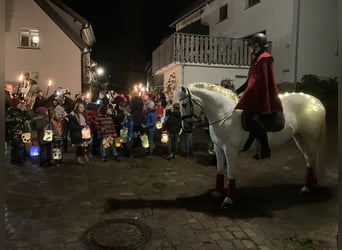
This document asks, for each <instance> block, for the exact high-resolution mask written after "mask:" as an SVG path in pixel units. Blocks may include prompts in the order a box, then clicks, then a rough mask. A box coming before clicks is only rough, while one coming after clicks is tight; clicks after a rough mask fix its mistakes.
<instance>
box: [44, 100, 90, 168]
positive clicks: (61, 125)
mask: <svg viewBox="0 0 342 250" xmlns="http://www.w3.org/2000/svg"><path fill="white" fill-rule="evenodd" d="M67 119H68V118H67V113H66V112H65V110H64V108H63V107H62V106H56V107H55V108H54V110H53V116H52V118H51V120H50V123H51V129H52V133H53V140H52V147H53V151H54V154H55V156H54V157H53V158H54V160H55V165H56V167H60V166H61V165H62V160H63V149H64V146H63V145H64V141H66V137H67V134H68V132H67V131H68V127H67V126H68V120H67ZM85 160H87V159H85Z"/></svg>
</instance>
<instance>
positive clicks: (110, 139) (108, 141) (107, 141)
mask: <svg viewBox="0 0 342 250" xmlns="http://www.w3.org/2000/svg"><path fill="white" fill-rule="evenodd" d="M102 144H103V147H104V148H105V149H107V148H109V147H110V146H111V145H112V144H113V137H111V136H108V137H106V138H103V140H102Z"/></svg>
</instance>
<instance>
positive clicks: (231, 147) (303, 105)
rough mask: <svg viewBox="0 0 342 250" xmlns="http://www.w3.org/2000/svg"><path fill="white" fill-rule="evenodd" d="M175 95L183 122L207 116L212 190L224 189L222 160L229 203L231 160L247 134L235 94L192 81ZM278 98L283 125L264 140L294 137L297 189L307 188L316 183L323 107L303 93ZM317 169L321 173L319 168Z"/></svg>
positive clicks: (274, 141)
mask: <svg viewBox="0 0 342 250" xmlns="http://www.w3.org/2000/svg"><path fill="white" fill-rule="evenodd" d="M176 97H177V98H178V101H179V103H180V104H181V105H180V107H181V114H182V119H183V126H192V124H193V123H195V122H198V119H199V116H200V114H201V112H202V113H203V114H204V115H205V116H206V117H207V119H208V121H209V132H210V137H211V139H212V142H213V143H214V145H215V151H216V159H217V175H216V191H218V192H224V165H225V163H226V165H227V176H228V185H227V193H226V198H225V199H224V201H223V203H222V206H226V205H229V204H233V202H234V199H235V198H236V185H235V163H236V160H237V157H238V155H239V152H240V151H241V149H242V148H243V145H244V143H245V142H246V140H247V138H248V135H249V132H247V131H245V130H244V129H243V127H242V123H241V114H242V111H241V110H235V106H236V103H237V102H238V96H237V95H236V94H235V93H234V92H233V91H231V90H228V89H225V88H222V87H220V86H218V85H215V84H210V83H192V84H190V85H189V86H188V87H184V86H181V87H180V88H179V89H178V91H177V94H176ZM280 98H281V101H282V105H283V111H284V117H285V125H284V128H283V129H282V130H280V131H279V132H268V140H269V143H270V146H272V145H280V144H283V143H285V142H287V141H288V140H290V139H291V138H292V139H293V140H294V141H295V143H296V145H297V147H298V149H299V150H300V151H301V152H302V153H303V155H304V159H305V162H306V169H307V171H306V178H305V183H304V186H303V187H302V189H301V192H309V191H310V188H311V187H312V186H313V185H314V184H316V183H317V178H316V177H317V176H316V173H318V172H317V171H318V170H319V169H318V167H319V166H320V164H319V163H320V161H321V160H322V157H323V149H324V142H325V115H326V111H325V108H324V106H323V104H322V103H321V102H320V101H319V100H318V99H317V98H315V97H313V96H310V95H307V94H303V93H290V94H289V93H286V94H283V95H280ZM253 146H255V145H253ZM270 159H272V158H270ZM314 169H315V170H316V171H314ZM319 173H324V171H323V169H322V168H321V169H320V172H319Z"/></svg>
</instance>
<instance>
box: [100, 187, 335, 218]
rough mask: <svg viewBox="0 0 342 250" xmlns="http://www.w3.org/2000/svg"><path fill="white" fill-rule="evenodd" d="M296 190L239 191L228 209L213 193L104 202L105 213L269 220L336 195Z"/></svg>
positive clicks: (327, 190)
mask: <svg viewBox="0 0 342 250" xmlns="http://www.w3.org/2000/svg"><path fill="white" fill-rule="evenodd" d="M299 189H300V186H298V185H276V186H272V187H248V188H247V187H245V188H241V189H239V196H238V199H237V200H236V202H235V204H234V205H232V206H230V207H228V208H222V207H221V203H222V201H223V199H224V197H223V196H221V197H218V196H215V195H213V190H209V191H208V192H205V193H203V194H201V195H198V196H192V197H179V198H177V199H176V200H147V199H146V200H142V199H131V200H120V199H107V200H106V201H105V210H106V212H111V211H113V210H118V209H141V208H152V209H154V208H159V209H164V208H165V209H170V208H179V209H186V210H189V211H197V212H203V213H206V214H209V215H212V216H227V217H230V218H235V219H244V218H254V217H272V214H273V212H275V211H277V210H284V209H288V208H290V207H292V206H298V205H307V204H314V203H317V204H319V203H322V202H325V201H328V200H330V199H336V193H337V191H336V190H335V189H333V188H331V187H317V188H315V189H314V190H313V191H312V192H311V193H308V194H306V195H300V194H299V192H298V190H299Z"/></svg>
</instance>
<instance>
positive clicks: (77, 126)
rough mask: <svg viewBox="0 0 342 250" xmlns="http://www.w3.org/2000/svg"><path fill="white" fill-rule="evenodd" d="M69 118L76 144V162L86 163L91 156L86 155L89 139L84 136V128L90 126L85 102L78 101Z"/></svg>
mask: <svg viewBox="0 0 342 250" xmlns="http://www.w3.org/2000/svg"><path fill="white" fill-rule="evenodd" d="M68 118H69V123H68V124H69V135H70V139H71V143H72V144H74V145H76V163H78V164H81V165H85V164H87V162H88V161H89V158H88V156H87V155H86V148H87V147H88V141H89V140H88V139H83V138H82V129H83V128H87V127H89V126H88V124H87V115H86V113H85V109H84V104H83V103H81V102H78V103H76V104H75V107H74V110H73V111H72V112H71V113H70V115H69V117H68Z"/></svg>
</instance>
